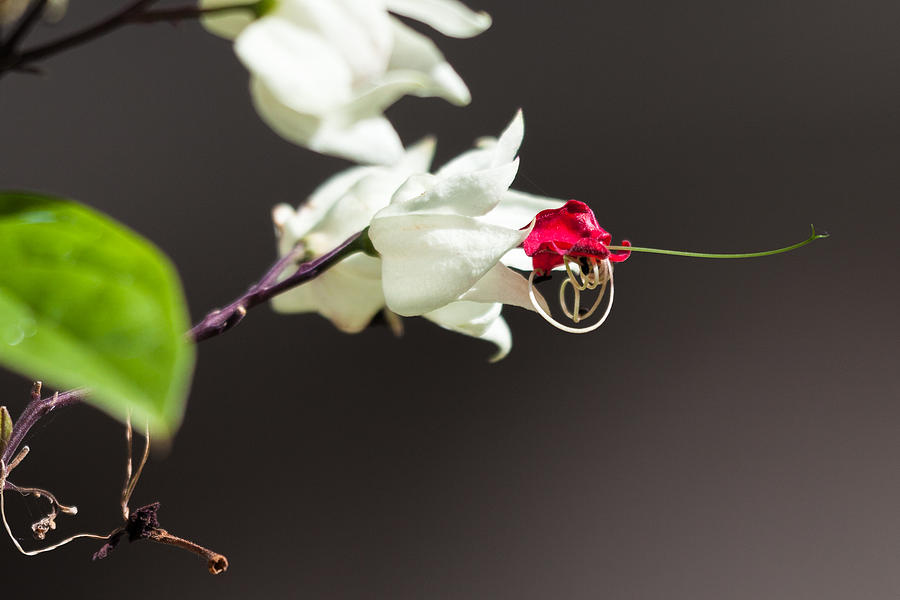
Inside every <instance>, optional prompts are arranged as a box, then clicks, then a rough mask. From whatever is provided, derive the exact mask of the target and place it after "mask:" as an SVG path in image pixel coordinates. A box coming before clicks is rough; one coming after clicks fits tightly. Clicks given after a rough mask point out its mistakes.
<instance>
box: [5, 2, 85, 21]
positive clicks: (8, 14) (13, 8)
mask: <svg viewBox="0 0 900 600" xmlns="http://www.w3.org/2000/svg"><path fill="white" fill-rule="evenodd" d="M31 2H32V0H0V24H3V23H12V22H13V21H16V20H18V18H19V17H21V16H22V15H23V14H24V13H25V9H26V8H28V5H29V4H31ZM68 5H69V1H68V0H48V2H47V5H46V6H45V7H44V14H43V15H42V17H43V18H44V20H45V21H58V20H60V19H61V18H62V17H63V15H64V14H65V12H66V7H67V6H68Z"/></svg>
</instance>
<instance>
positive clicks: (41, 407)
mask: <svg viewBox="0 0 900 600" xmlns="http://www.w3.org/2000/svg"><path fill="white" fill-rule="evenodd" d="M79 393H82V392H80V391H76V392H66V393H65V394H59V393H58V392H57V393H56V394H54V395H53V396H52V397H50V398H45V399H42V398H41V383H40V382H35V384H34V387H33V389H32V394H31V396H32V401H31V403H30V404H29V405H28V406H27V407H26V408H25V410H24V411H23V415H31V417H32V418H27V419H26V418H20V419H19V421H18V422H17V423H15V424H13V423H12V420H11V419H10V418H9V412H8V411H7V410H6V408H5V407H0V518H2V521H3V526H4V528H5V529H6V532H7V534H8V535H9V538H10V539H11V540H12V542H13V545H14V546H15V547H16V549H18V550H19V552H21V553H22V554H24V555H26V556H35V555H37V554H42V553H44V552H49V551H51V550H55V549H57V548H59V547H61V546H64V545H66V544H68V543H69V542H72V541H74V540H77V539H83V538H91V539H98V540H104V541H105V544H104V545H103V547H101V548H100V550H98V551H97V552H95V553H94V556H93V558H94V560H98V559H100V558H105V557H106V556H108V555H109V553H110V552H112V550H114V549H115V548H116V546H118V544H119V542H120V541H121V538H122V537H124V536H126V535H127V536H128V540H129V541H135V540H142V539H148V540H151V541H154V542H158V543H161V544H166V545H169V546H176V547H178V548H182V549H184V550H188V551H189V552H193V553H194V554H197V555H199V556H201V557H203V558H205V559H206V561H207V568H208V569H209V572H210V573H212V574H214V575H218V574H220V573H223V572H224V571H225V570H226V569H227V568H228V559H227V558H225V557H224V556H223V555H221V554H219V553H217V552H213V551H212V550H209V549H207V548H204V547H203V546H200V545H199V544H195V543H194V542H191V541H189V540H186V539H183V538H180V537H178V536H175V535H172V534H171V533H169V532H168V531H166V530H165V529H162V528H161V527H160V526H159V520H158V518H157V513H158V511H159V503H158V502H154V503H152V504H148V505H147V506H143V507H141V508H138V509H137V510H135V511H133V512H132V511H131V510H130V509H129V507H128V504H129V502H130V500H131V495H132V493H133V492H134V489H135V487H136V486H137V482H138V480H139V479H140V476H141V472H142V471H143V468H144V465H145V464H146V462H147V458H148V457H149V455H150V435H149V431H147V432H145V440H146V441H145V445H144V451H143V453H142V455H141V457H140V462H139V464H138V466H137V469H133V468H132V462H133V461H132V438H133V436H132V429H131V422H130V419H129V420H128V422H127V423H126V430H125V436H126V441H127V448H128V460H127V463H126V471H125V484H124V486H123V488H122V494H121V498H120V508H121V511H122V518H123V520H124V524H123V525H121V526H120V527H118V528H116V529H114V530H113V531H111V532H110V533H108V534H106V535H102V534H95V533H79V534H76V535H73V536H70V537H68V538H66V539H64V540H62V541H60V542H57V543H55V544H52V545H50V546H46V547H44V548H39V549H37V550H25V549H24V548H22V546H21V544H19V540H18V538H16V536H15V535H14V534H13V532H12V529H11V528H10V526H9V522H8V521H7V519H6V504H5V497H4V496H5V495H4V492H6V491H13V492H18V493H19V494H22V495H23V496H25V495H30V496H34V497H35V498H44V499H46V500H47V501H48V502H49V503H50V512H49V513H48V514H47V515H45V516H44V517H42V518H40V519H38V520H37V521H36V522H35V523H33V524H32V525H31V531H32V534H33V536H34V538H35V539H37V540H44V539H45V538H46V537H47V535H48V534H49V533H50V532H52V531H54V530H55V529H56V517H57V516H58V515H59V514H60V513H62V514H68V515H75V514H77V513H78V509H77V508H76V507H74V506H65V505H63V504H61V503H60V502H59V501H58V500H57V499H56V497H55V496H54V495H53V494H52V493H50V492H49V491H47V490H44V489H41V488H34V487H20V486H17V485H15V484H14V483H12V482H11V481H9V479H8V476H9V474H10V473H11V472H12V471H13V470H14V469H15V468H16V467H17V466H18V465H19V464H20V463H21V462H22V460H23V459H24V458H25V457H26V456H27V455H28V451H29V450H28V446H22V447H21V449H19V448H18V444H19V442H20V441H21V440H22V438H23V437H24V434H25V433H27V430H28V429H30V427H31V426H32V425H34V422H36V420H37V419H38V418H40V415H41V414H46V413H48V412H50V411H52V410H53V409H54V408H57V407H59V406H62V405H64V403H65V402H66V400H65V399H63V397H64V396H66V397H69V398H74V397H76V396H77V395H78V394H79ZM13 454H15V457H14V458H11V459H9V457H10V456H12V455H13ZM7 460H9V463H8V464H7V462H6V461H7Z"/></svg>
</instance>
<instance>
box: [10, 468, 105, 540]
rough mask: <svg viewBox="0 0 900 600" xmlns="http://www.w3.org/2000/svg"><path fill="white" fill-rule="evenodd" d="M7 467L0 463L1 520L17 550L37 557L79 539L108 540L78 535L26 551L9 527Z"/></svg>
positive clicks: (97, 536) (102, 537)
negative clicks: (6, 487)
mask: <svg viewBox="0 0 900 600" xmlns="http://www.w3.org/2000/svg"><path fill="white" fill-rule="evenodd" d="M6 473H7V470H6V465H4V464H3V462H2V461H0V475H2V476H0V518H2V519H3V527H4V528H5V529H6V534H7V535H8V536H9V539H11V540H12V543H13V545H14V546H15V547H16V549H17V550H18V551H19V552H21V553H22V554H24V555H25V556H35V555H37V554H42V553H44V552H50V551H51V550H56V549H57V548H59V547H60V546H65V545H66V544H68V543H69V542H71V541H74V540H77V539H79V538H92V539H95V540H105V539H108V538H109V536H108V535H98V534H96V533H78V534H76V535H73V536H72V537H69V538H66V539H64V540H63V541H61V542H57V543H56V544H53V545H52V546H47V547H46V548H38V549H37V550H25V549H24V548H22V546H21V545H20V544H19V540H17V539H16V536H15V535H13V532H12V529H11V528H10V526H9V522H8V521H7V520H6V498H5V496H6V494H4V493H3V485H4V484H5V483H6Z"/></svg>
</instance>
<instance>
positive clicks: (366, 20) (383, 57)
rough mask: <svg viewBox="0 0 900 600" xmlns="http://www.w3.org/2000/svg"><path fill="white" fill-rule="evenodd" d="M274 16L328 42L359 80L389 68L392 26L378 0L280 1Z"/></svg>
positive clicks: (376, 74) (375, 75)
mask: <svg viewBox="0 0 900 600" xmlns="http://www.w3.org/2000/svg"><path fill="white" fill-rule="evenodd" d="M272 14H273V15H276V16H278V17H280V18H282V19H284V20H286V21H289V22H291V23H292V24H294V25H295V26H297V27H300V28H302V29H305V30H307V31H308V32H309V33H312V34H315V35H316V36H318V37H321V38H322V39H323V40H325V41H326V42H327V44H328V45H329V46H330V47H331V48H332V49H333V50H334V51H335V52H337V53H338V54H339V55H340V56H341V57H342V59H343V61H344V62H345V63H346V64H347V65H348V66H349V67H350V70H351V71H352V72H353V78H354V79H355V80H365V79H369V78H372V77H377V76H379V75H381V74H382V73H384V71H385V68H386V67H387V63H388V59H389V57H390V54H391V31H390V23H389V17H388V14H387V12H386V11H385V8H384V5H383V4H382V3H381V2H378V1H377V0H280V2H278V6H277V7H276V9H275V11H274V12H273V13H272Z"/></svg>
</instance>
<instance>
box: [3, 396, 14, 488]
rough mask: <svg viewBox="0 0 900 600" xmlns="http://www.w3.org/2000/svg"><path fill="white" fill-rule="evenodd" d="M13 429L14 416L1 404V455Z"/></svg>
mask: <svg viewBox="0 0 900 600" xmlns="http://www.w3.org/2000/svg"><path fill="white" fill-rule="evenodd" d="M12 430H13V422H12V417H10V416H9V411H8V410H6V407H5V406H0V455H2V454H3V452H4V451H5V450H6V445H7V444H8V443H9V438H10V436H11V435H12ZM0 491H3V490H0Z"/></svg>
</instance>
